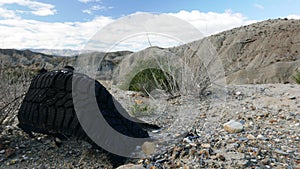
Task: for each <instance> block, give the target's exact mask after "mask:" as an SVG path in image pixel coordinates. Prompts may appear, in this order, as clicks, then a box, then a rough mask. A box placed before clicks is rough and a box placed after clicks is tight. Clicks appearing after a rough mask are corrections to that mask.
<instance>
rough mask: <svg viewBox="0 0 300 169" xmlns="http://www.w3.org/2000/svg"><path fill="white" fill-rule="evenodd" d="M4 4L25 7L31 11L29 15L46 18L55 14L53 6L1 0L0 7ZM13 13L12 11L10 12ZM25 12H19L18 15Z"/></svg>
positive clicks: (22, 0)
mask: <svg viewBox="0 0 300 169" xmlns="http://www.w3.org/2000/svg"><path fill="white" fill-rule="evenodd" d="M6 4H17V5H21V6H26V7H28V8H29V9H31V11H30V13H31V14H33V15H37V16H48V15H54V14H55V13H56V10H55V6H54V5H52V4H47V3H41V2H37V1H32V0H1V1H0V7H1V6H4V5H6ZM10 12H13V11H10ZM21 12H25V13H28V12H27V11H19V13H21Z"/></svg>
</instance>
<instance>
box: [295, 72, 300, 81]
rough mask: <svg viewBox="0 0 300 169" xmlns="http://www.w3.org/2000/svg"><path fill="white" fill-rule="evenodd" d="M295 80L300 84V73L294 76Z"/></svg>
mask: <svg viewBox="0 0 300 169" xmlns="http://www.w3.org/2000/svg"><path fill="white" fill-rule="evenodd" d="M293 79H294V81H295V82H296V83H297V84H300V72H297V73H296V74H295V75H293Z"/></svg>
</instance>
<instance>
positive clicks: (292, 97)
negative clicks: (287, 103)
mask: <svg viewBox="0 0 300 169" xmlns="http://www.w3.org/2000/svg"><path fill="white" fill-rule="evenodd" d="M289 99H290V100H295V99H297V98H296V96H290V97H289Z"/></svg>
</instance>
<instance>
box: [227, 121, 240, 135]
mask: <svg viewBox="0 0 300 169" xmlns="http://www.w3.org/2000/svg"><path fill="white" fill-rule="evenodd" d="M223 127H224V129H225V130H226V131H227V132H229V133H238V132H241V131H242V130H243V129H244V126H243V125H242V124H241V123H240V122H237V121H234V120H230V121H229V122H227V123H225V124H224V125H223Z"/></svg>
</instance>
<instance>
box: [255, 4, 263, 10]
mask: <svg viewBox="0 0 300 169" xmlns="http://www.w3.org/2000/svg"><path fill="white" fill-rule="evenodd" d="M253 6H254V7H255V8H257V9H260V10H263V9H265V7H264V6H263V5H261V4H253Z"/></svg>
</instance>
